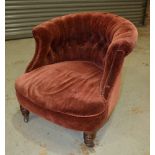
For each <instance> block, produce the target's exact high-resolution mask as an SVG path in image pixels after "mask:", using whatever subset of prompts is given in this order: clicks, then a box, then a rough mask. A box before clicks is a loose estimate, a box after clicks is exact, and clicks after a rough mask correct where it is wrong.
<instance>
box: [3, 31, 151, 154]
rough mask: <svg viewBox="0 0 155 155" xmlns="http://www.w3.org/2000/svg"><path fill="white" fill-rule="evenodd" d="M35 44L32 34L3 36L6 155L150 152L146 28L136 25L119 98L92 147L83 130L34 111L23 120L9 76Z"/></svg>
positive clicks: (12, 77)
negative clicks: (135, 39) (135, 40)
mask: <svg viewBox="0 0 155 155" xmlns="http://www.w3.org/2000/svg"><path fill="white" fill-rule="evenodd" d="M34 48H35V42H34V40H33V39H21V40H12V41H7V42H6V155H149V145H150V144H149V110H150V109H149V30H148V28H139V40H138V43H137V47H136V48H135V50H134V51H133V53H132V54H130V55H129V56H128V57H127V58H126V61H125V64H124V69H123V77H122V90H121V97H120V100H119V103H118V104H117V106H116V108H115V111H114V112H113V114H112V116H111V118H110V119H109V121H108V122H107V123H106V125H105V126H104V127H103V128H102V129H101V130H100V131H99V132H98V134H97V138H96V141H95V143H96V147H95V148H94V149H88V148H87V147H85V145H84V144H83V138H82V132H76V131H73V130H69V129H65V128H63V127H60V126H58V125H55V124H53V123H50V122H48V121H46V120H44V119H42V118H40V117H38V116H36V115H35V114H31V115H30V121H29V123H28V124H25V123H24V122H23V117H22V116H21V113H20V111H19V104H18V102H17V99H16V97H15V91H14V81H15V79H16V78H17V77H18V76H19V75H21V74H22V73H23V72H24V69H25V67H26V65H27V64H28V62H29V60H30V59H31V57H32V55H33V53H34Z"/></svg>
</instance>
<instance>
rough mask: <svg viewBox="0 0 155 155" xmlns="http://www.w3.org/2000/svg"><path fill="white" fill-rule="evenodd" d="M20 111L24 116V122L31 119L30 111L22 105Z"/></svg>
mask: <svg viewBox="0 0 155 155" xmlns="http://www.w3.org/2000/svg"><path fill="white" fill-rule="evenodd" d="M20 111H21V113H22V115H23V116H24V122H25V123H27V122H28V121H29V113H30V112H29V111H28V110H27V109H25V108H24V107H22V106H21V105H20Z"/></svg>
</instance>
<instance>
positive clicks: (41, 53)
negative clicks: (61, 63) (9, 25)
mask: <svg viewBox="0 0 155 155" xmlns="http://www.w3.org/2000/svg"><path fill="white" fill-rule="evenodd" d="M32 34H33V36H34V38H35V43H36V47H35V54H34V56H33V58H32V60H31V62H30V63H29V65H28V66H27V68H26V71H25V72H30V71H32V70H34V69H36V68H38V67H41V66H44V65H47V64H50V63H52V62H51V61H52V60H51V59H49V58H50V56H49V53H50V52H49V51H50V50H51V46H50V44H51V35H50V32H49V31H48V30H47V29H46V28H44V27H43V26H42V25H39V26H36V27H34V28H33V30H32Z"/></svg>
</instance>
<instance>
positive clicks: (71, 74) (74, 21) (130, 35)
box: [15, 12, 137, 131]
mask: <svg viewBox="0 0 155 155" xmlns="http://www.w3.org/2000/svg"><path fill="white" fill-rule="evenodd" d="M33 35H34V38H35V40H36V52H35V55H34V57H33V59H32V61H31V62H30V64H29V65H28V67H27V69H26V73H25V74H23V75H22V76H20V77H19V78H18V79H17V80H16V85H15V88H16V94H17V97H18V100H19V103H20V104H21V105H22V106H23V107H25V108H26V109H28V110H29V111H32V112H34V113H36V114H38V115H40V116H42V117H44V118H46V119H48V120H50V121H52V122H55V123H57V124H60V125H62V126H64V127H67V128H72V129H75V130H81V131H93V130H96V129H98V128H100V127H101V126H102V125H103V123H104V122H105V121H106V120H107V118H108V117H109V116H110V113H111V112H112V110H113V108H114V106H115V104H116V102H117V100H118V97H119V88H120V72H121V68H122V64H123V61H124V58H125V56H126V55H128V54H129V53H130V52H131V51H132V49H133V48H134V46H135V43H136V40H137V30H136V28H135V26H134V25H133V24H132V23H131V22H130V21H128V20H126V19H124V18H122V17H119V16H116V15H113V14H110V13H101V12H96V13H95V12H89V13H78V14H70V15H66V16H62V17H57V18H55V19H52V20H50V21H47V22H44V23H42V24H40V25H38V26H36V27H35V28H34V29H33Z"/></svg>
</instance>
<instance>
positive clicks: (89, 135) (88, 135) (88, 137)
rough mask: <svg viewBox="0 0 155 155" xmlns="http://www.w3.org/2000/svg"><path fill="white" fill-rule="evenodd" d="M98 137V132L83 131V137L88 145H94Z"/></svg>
mask: <svg viewBox="0 0 155 155" xmlns="http://www.w3.org/2000/svg"><path fill="white" fill-rule="evenodd" d="M95 137H96V132H84V133H83V138H84V143H85V144H86V146H88V147H94V145H95V144H94V139H95Z"/></svg>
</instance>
